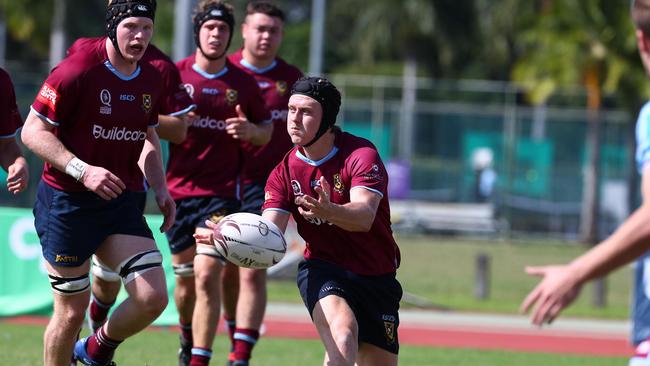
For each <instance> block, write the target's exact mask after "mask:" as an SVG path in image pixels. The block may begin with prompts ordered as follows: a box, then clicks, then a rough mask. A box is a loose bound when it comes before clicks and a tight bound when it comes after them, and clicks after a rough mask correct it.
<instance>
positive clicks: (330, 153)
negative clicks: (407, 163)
mask: <svg viewBox="0 0 650 366" xmlns="http://www.w3.org/2000/svg"><path fill="white" fill-rule="evenodd" d="M337 152H339V148H338V147H336V146H334V147H333V148H332V151H330V152H329V154H327V155H325V157H324V158H322V159H320V160H318V161H314V160H311V159H309V158H308V157H306V156H305V155H303V154H302V153H301V152H300V149H296V156H297V157H298V159H300V160H302V161H304V162H305V163H307V164H309V165H312V166H320V165H322V164H325V163H326V162H327V161H328V160H330V159H331V158H332V157H333V156H334V155H336V153H337Z"/></svg>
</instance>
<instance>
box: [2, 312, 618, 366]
mask: <svg viewBox="0 0 650 366" xmlns="http://www.w3.org/2000/svg"><path fill="white" fill-rule="evenodd" d="M42 335H43V327H41V326H34V325H14V324H6V323H1V322H0V365H12V366H34V365H39V364H41V362H42V361H41V360H42V356H41V354H42V344H41V340H42ZM177 339H178V338H177V335H176V333H172V332H170V331H167V330H148V331H145V332H144V333H141V334H138V335H136V336H135V337H133V338H130V339H129V340H127V341H126V342H125V343H124V344H123V345H121V346H120V348H119V350H118V352H117V354H116V356H115V362H116V363H117V365H118V366H145V365H148V366H175V365H177V364H178V361H177V359H176V351H177V347H178V340H177ZM226 342H227V340H226V338H224V337H218V338H217V340H216V342H215V346H214V350H215V356H214V358H213V361H212V364H213V365H222V364H225V358H226V352H225V350H226V349H227V343H226ZM322 355H323V350H322V347H321V345H320V342H319V341H317V340H298V339H281V338H262V340H261V341H260V342H259V344H258V346H257V347H256V349H255V354H254V359H253V364H254V365H265V366H286V365H320V364H322ZM624 363H625V359H622V358H616V357H586V356H567V355H551V354H542V353H517V352H498V351H497V352H495V351H477V350H466V349H441V348H427V347H413V346H402V347H401V350H400V365H403V366H434V365H454V366H477V365H480V366H515V365H517V366H521V365H526V366H549V365H553V366H614V365H623V364H624Z"/></svg>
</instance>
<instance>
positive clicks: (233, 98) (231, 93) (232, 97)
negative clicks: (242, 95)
mask: <svg viewBox="0 0 650 366" xmlns="http://www.w3.org/2000/svg"><path fill="white" fill-rule="evenodd" d="M237 96H238V94H237V90H235V89H226V102H228V105H235V104H237Z"/></svg>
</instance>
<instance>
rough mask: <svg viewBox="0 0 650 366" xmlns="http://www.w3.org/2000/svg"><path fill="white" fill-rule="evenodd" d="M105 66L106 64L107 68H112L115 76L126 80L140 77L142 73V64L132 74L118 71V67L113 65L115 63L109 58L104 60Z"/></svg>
mask: <svg viewBox="0 0 650 366" xmlns="http://www.w3.org/2000/svg"><path fill="white" fill-rule="evenodd" d="M104 66H106V68H107V69H109V70H111V72H112V73H113V74H115V76H117V77H118V78H120V79H122V80H126V81H129V80H133V79H135V78H136V77H138V75H140V65H138V67H137V68H136V69H135V71H134V72H133V73H132V74H131V75H124V74H122V73H121V72H119V71H117V69H116V68H115V67H114V66H113V64H111V62H110V61H109V60H106V61H104Z"/></svg>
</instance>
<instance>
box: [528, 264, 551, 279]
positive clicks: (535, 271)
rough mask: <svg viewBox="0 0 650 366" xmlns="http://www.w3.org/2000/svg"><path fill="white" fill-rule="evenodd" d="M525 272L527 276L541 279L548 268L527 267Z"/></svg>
mask: <svg viewBox="0 0 650 366" xmlns="http://www.w3.org/2000/svg"><path fill="white" fill-rule="evenodd" d="M525 271H526V273H527V274H529V275H531V276H537V277H542V276H544V275H546V272H547V271H548V267H533V266H527V267H526V268H525Z"/></svg>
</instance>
